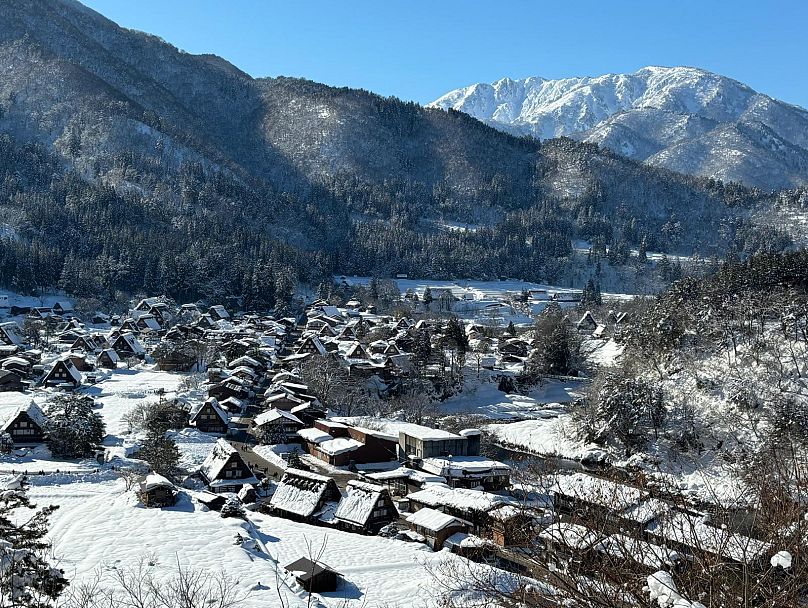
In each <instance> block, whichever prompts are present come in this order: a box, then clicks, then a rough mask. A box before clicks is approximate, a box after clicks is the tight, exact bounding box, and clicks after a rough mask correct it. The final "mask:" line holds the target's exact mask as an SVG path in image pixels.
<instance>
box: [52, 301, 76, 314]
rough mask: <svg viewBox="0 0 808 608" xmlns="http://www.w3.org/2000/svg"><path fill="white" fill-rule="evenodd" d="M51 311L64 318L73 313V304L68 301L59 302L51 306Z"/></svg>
mask: <svg viewBox="0 0 808 608" xmlns="http://www.w3.org/2000/svg"><path fill="white" fill-rule="evenodd" d="M51 310H52V311H53V312H55V313H56V314H57V315H60V316H64V315H67V314H71V313H72V312H73V304H71V303H70V302H67V301H59V302H56V303H55V304H54V305H53V306H51Z"/></svg>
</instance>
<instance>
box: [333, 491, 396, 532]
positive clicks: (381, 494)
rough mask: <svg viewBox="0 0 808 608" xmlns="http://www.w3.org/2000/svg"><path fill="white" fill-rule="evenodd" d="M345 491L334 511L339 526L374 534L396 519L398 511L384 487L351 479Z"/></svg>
mask: <svg viewBox="0 0 808 608" xmlns="http://www.w3.org/2000/svg"><path fill="white" fill-rule="evenodd" d="M345 491H346V495H345V496H343V497H342V499H341V500H340V501H339V505H337V510H336V511H335V512H334V519H336V520H337V522H338V525H339V526H340V527H342V528H345V529H348V530H352V531H356V532H364V533H370V534H375V533H376V532H378V531H379V529H381V528H383V527H384V526H386V525H387V524H389V523H390V522H392V521H395V520H397V519H398V511H397V510H396V506H395V504H394V503H393V499H392V498H391V497H390V492H389V491H388V490H387V488H386V487H384V486H379V485H376V484H371V483H365V482H363V481H356V480H351V481H349V482H348V485H347V486H346V488H345Z"/></svg>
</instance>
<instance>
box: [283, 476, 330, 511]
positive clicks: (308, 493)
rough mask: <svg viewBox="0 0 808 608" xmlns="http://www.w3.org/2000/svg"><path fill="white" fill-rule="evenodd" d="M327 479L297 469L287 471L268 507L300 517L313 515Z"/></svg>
mask: <svg viewBox="0 0 808 608" xmlns="http://www.w3.org/2000/svg"><path fill="white" fill-rule="evenodd" d="M328 479H329V478H328V477H324V476H322V475H317V474H316V473H309V472H307V471H301V470H299V469H287V470H286V473H285V474H284V476H283V479H282V480H281V482H280V484H279V485H278V487H277V489H276V490H275V493H274V494H273V495H272V499H271V500H270V505H271V506H272V507H273V508H275V509H279V510H282V511H285V512H287V513H293V514H295V515H300V516H302V517H309V516H311V515H313V514H314V512H315V510H316V509H317V507H318V505H319V504H320V500H321V498H322V496H323V494H324V492H325V489H326V484H327V482H328Z"/></svg>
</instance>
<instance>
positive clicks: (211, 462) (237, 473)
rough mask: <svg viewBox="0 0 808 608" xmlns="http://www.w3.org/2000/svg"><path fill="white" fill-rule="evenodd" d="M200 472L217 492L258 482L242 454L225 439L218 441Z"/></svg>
mask: <svg viewBox="0 0 808 608" xmlns="http://www.w3.org/2000/svg"><path fill="white" fill-rule="evenodd" d="M199 474H200V476H201V477H202V480H203V481H204V482H205V483H206V484H207V486H208V488H210V490H211V491H212V492H215V493H222V492H238V491H239V490H241V488H242V487H243V486H245V485H246V484H253V485H254V484H257V483H258V480H257V479H256V478H255V476H254V475H253V473H252V471H251V470H250V467H249V466H247V463H246V462H244V459H243V458H242V457H241V454H239V453H238V452H237V451H236V449H235V448H234V447H233V446H232V445H230V444H229V443H228V442H227V441H226V440H224V439H219V440H218V441H216V444H215V445H214V446H213V449H212V450H211V452H210V454H208V457H207V458H205V462H203V463H202V466H201V467H200V469H199Z"/></svg>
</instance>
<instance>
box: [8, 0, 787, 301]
mask: <svg viewBox="0 0 808 608" xmlns="http://www.w3.org/2000/svg"><path fill="white" fill-rule="evenodd" d="M0 133H5V134H6V135H5V136H4V139H3V140H2V146H1V147H0V175H1V176H2V177H3V179H4V183H3V188H2V190H1V191H0V222H2V223H3V224H6V227H5V228H4V230H3V234H11V235H13V236H14V237H15V238H14V239H11V240H9V239H6V240H5V241H2V246H3V251H2V255H4V256H5V258H7V259H8V260H9V263H8V266H7V269H6V270H5V271H4V275H5V276H4V277H3V280H4V281H5V282H6V283H9V282H14V283H15V284H16V285H18V286H20V288H25V289H32V288H36V287H47V286H52V285H54V284H55V283H60V284H61V285H62V286H63V287H64V288H66V289H68V290H72V291H78V292H86V293H102V294H105V295H106V294H110V295H111V294H113V293H114V292H115V291H116V290H124V291H136V290H146V291H154V290H159V291H162V290H167V291H169V292H172V293H174V294H175V295H181V296H182V297H188V298H190V297H201V296H206V295H208V296H211V297H212V296H214V295H222V294H224V295H240V296H246V297H247V298H248V301H249V300H253V301H254V303H255V304H256V305H257V304H267V305H271V304H274V302H275V300H276V298H277V297H279V296H280V297H281V298H282V299H283V298H286V297H287V296H286V294H287V292H288V291H289V290H288V288H287V283H288V282H290V281H291V282H293V281H294V280H297V279H303V280H306V281H318V280H320V279H321V278H322V277H324V276H326V275H328V274H330V273H333V272H341V273H348V272H355V273H362V274H372V273H376V274H389V273H392V272H397V271H398V272H409V273H410V274H412V275H415V276H435V277H437V276H441V277H446V276H470V277H493V276H500V275H502V274H507V275H510V276H518V277H521V278H526V279H546V280H551V279H553V278H554V277H555V276H558V274H559V272H561V271H562V270H563V268H564V267H565V264H567V259H568V258H569V256H570V253H571V247H570V241H571V240H572V239H574V238H580V239H587V240H590V241H592V242H593V243H595V244H596V246H598V247H603V248H605V247H607V246H611V248H612V250H614V251H623V252H626V251H627V250H628V248H629V247H632V246H634V247H638V246H639V245H640V243H642V242H643V241H645V246H646V247H647V248H648V249H650V250H664V251H669V252H677V253H684V254H690V253H693V252H701V253H704V254H711V253H718V254H721V253H723V252H725V251H728V250H734V251H737V252H739V253H741V254H745V253H748V252H752V251H757V250H758V249H760V248H761V247H762V248H767V249H768V248H780V247H782V246H785V245H787V243H788V241H787V239H783V238H780V237H779V236H778V235H776V234H772V233H770V232H769V231H767V230H763V229H760V228H756V227H753V225H752V223H751V220H750V217H752V214H753V212H754V213H756V217H764V218H765V213H761V211H765V209H766V208H767V206H768V205H769V199H768V197H767V196H765V195H763V194H761V193H760V192H758V191H755V190H749V189H746V188H743V187H740V186H736V185H732V184H728V185H724V184H721V183H720V182H716V181H714V180H706V179H700V178H693V177H688V176H684V175H680V174H676V173H672V172H669V171H667V170H664V169H657V168H651V167H647V166H644V165H642V164H639V163H636V162H634V161H631V160H628V159H625V158H623V157H620V156H617V155H615V154H613V153H611V152H607V151H603V150H601V149H599V148H598V147H597V146H595V145H591V144H582V143H577V142H574V141H572V140H568V139H560V140H553V141H549V142H546V143H542V144H539V143H538V142H536V141H534V140H532V139H526V138H517V137H513V136H511V135H508V134H505V133H502V132H499V131H497V130H495V129H493V128H490V127H488V126H486V125H484V124H483V123H481V122H479V121H477V120H475V119H473V118H471V117H469V116H467V115H465V114H463V113H460V112H445V111H442V110H437V109H427V108H423V107H420V106H418V105H416V104H412V103H403V102H401V101H399V100H396V99H390V98H387V99H386V98H382V97H379V96H377V95H374V94H372V93H368V92H366V91H361V90H350V89H335V88H332V87H328V86H325V85H321V84H317V83H313V82H309V81H304V80H298V79H289V78H276V79H254V78H251V77H250V76H249V75H247V74H245V73H244V72H242V71H240V70H238V69H237V68H236V67H234V66H232V65H230V64H229V63H227V62H226V61H224V60H222V59H220V58H218V57H214V56H208V55H199V56H195V55H190V54H187V53H184V52H182V51H180V50H178V49H176V48H174V47H173V46H171V45H169V44H167V43H166V42H164V41H162V40H160V39H158V38H156V37H154V36H149V35H147V34H143V33H139V32H133V31H130V30H125V29H122V28H120V27H118V26H117V25H115V24H114V23H112V22H111V21H109V20H107V19H105V18H103V17H102V16H100V15H98V14H97V13H95V12H93V11H91V10H89V9H87V8H86V7H84V6H82V5H81V4H79V3H77V2H75V1H73V0H21V1H13V2H12V1H10V0H2V1H0ZM452 222H464V223H467V224H472V225H473V229H472V230H466V231H458V230H448V229H447V228H446V227H445V224H447V223H452ZM37 256H40V257H42V256H44V257H45V258H46V259H47V267H39V265H38V263H37V264H35V265H37V266H38V267H37V269H36V271H31V272H29V271H28V270H26V268H28V267H29V266H30V264H31V263H32V262H31V260H34V259H38V257H37ZM622 257H623V258H625V257H626V256H622ZM615 261H616V263H620V262H621V260H620V259H617V260H615ZM90 277H102V278H100V279H90ZM97 281H100V283H101V284H102V285H103V289H100V290H99V286H98V285H97V284H96V283H97Z"/></svg>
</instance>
